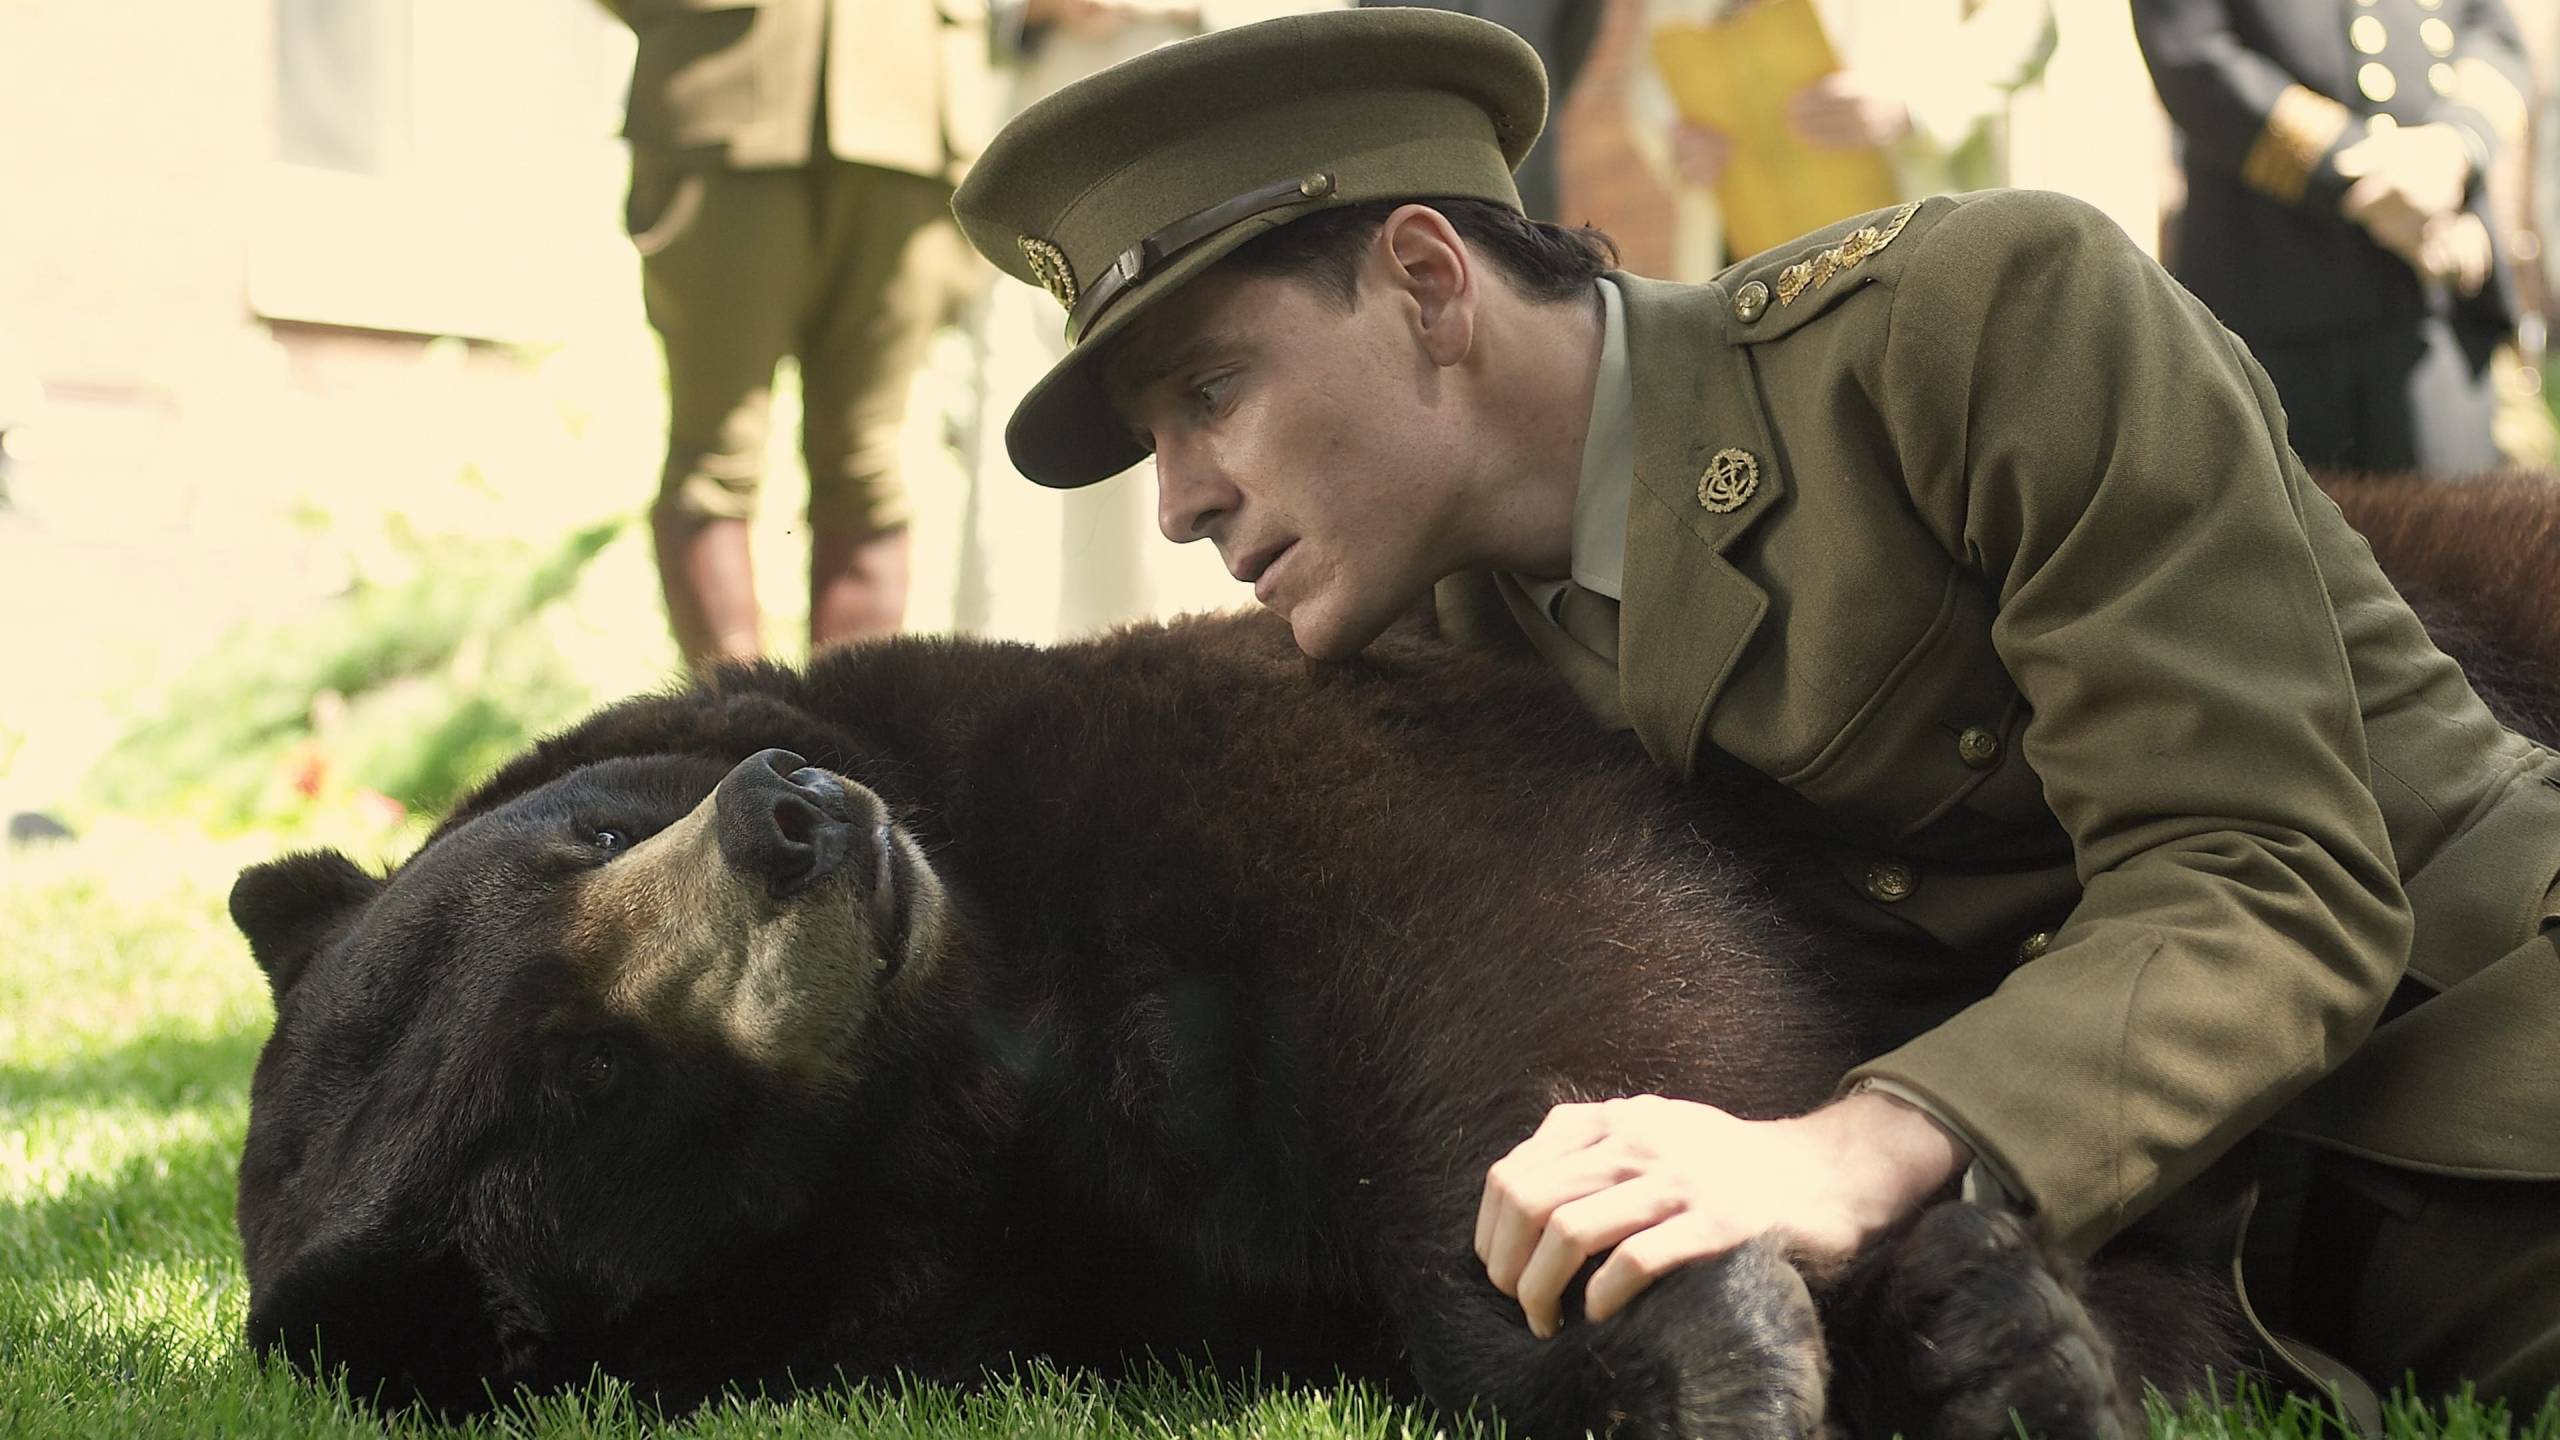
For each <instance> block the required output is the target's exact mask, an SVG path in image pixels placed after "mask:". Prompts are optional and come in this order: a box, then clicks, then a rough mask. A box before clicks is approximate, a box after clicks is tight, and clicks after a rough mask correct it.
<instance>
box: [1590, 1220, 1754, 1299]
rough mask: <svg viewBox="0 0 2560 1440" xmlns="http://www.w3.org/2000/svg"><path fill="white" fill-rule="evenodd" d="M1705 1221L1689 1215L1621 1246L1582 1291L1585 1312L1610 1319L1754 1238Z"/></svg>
mask: <svg viewBox="0 0 2560 1440" xmlns="http://www.w3.org/2000/svg"><path fill="white" fill-rule="evenodd" d="M1750 1238H1751V1237H1750V1236H1748V1235H1742V1234H1737V1233H1735V1232H1733V1231H1731V1230H1728V1229H1726V1228H1724V1227H1722V1226H1719V1225H1712V1224H1710V1223H1708V1222H1707V1221H1705V1220H1703V1219H1701V1218H1700V1217H1699V1216H1698V1214H1697V1212H1695V1211H1689V1212H1686V1213H1684V1214H1680V1215H1676V1216H1673V1217H1672V1218H1671V1219H1669V1220H1666V1221H1664V1222H1663V1223H1661V1224H1659V1225H1656V1226H1654V1227H1653V1228H1652V1229H1650V1230H1643V1231H1639V1232H1638V1233H1636V1234H1634V1235H1631V1236H1629V1237H1627V1238H1626V1239H1625V1240H1623V1241H1620V1242H1619V1244H1618V1248H1617V1249H1615V1250H1613V1251H1611V1252H1609V1258H1608V1259H1607V1260H1605V1261H1602V1262H1601V1265H1600V1268H1599V1269H1598V1270H1596V1271H1594V1272H1593V1273H1592V1276H1591V1283H1590V1284H1589V1285H1587V1286H1585V1287H1583V1291H1582V1313H1583V1315H1584V1316H1585V1317H1586V1318H1589V1319H1592V1320H1606V1319H1608V1318H1609V1317H1610V1316H1612V1315H1615V1314H1617V1313H1618V1312H1619V1311H1620V1310H1623V1309H1625V1308H1626V1307H1627V1305H1628V1303H1629V1302H1630V1301H1632V1300H1634V1299H1635V1298H1636V1297H1637V1296H1638V1295H1641V1294H1643V1293H1644V1291H1645V1287H1647V1286H1649V1285H1651V1284H1652V1283H1653V1282H1654V1281H1656V1280H1659V1279H1661V1278H1662V1277H1663V1276H1665V1275H1667V1274H1669V1273H1671V1272H1672V1271H1673V1270H1676V1269H1678V1268H1679V1267H1681V1266H1683V1265H1687V1264H1690V1263H1692V1262H1695V1261H1699V1260H1704V1259H1707V1258H1709V1257H1711V1256H1716V1255H1721V1254H1723V1253H1724V1252H1726V1251H1727V1250H1730V1249H1732V1248H1733V1247H1734V1246H1736V1245H1739V1244H1741V1243H1742V1242H1744V1241H1745V1240H1748V1239H1750Z"/></svg>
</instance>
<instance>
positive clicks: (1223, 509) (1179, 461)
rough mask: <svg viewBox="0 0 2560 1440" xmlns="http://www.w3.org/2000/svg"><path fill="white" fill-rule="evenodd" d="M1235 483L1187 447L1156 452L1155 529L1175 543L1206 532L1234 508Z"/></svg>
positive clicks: (1201, 535)
mask: <svg viewBox="0 0 2560 1440" xmlns="http://www.w3.org/2000/svg"><path fill="white" fill-rule="evenodd" d="M1235 498H1236V492H1235V486H1234V485H1233V484H1231V483H1229V482H1228V480H1227V479H1226V477H1225V476H1224V475H1222V474H1221V473H1220V472H1219V471H1218V469H1217V467H1216V466H1215V465H1213V464H1211V463H1209V462H1208V461H1207V460H1206V459H1205V458H1203V457H1201V456H1199V455H1197V454H1195V453H1193V452H1191V451H1189V450H1180V451H1174V450H1159V451H1157V452H1156V528H1158V529H1160V530H1162V531H1164V538H1166V539H1167V540H1170V541H1172V542H1173V543H1174V544H1176V545H1187V544H1189V543H1191V542H1192V541H1194V540H1197V539H1200V538H1201V537H1203V536H1205V535H1207V534H1208V533H1209V531H1210V527H1212V526H1214V525H1215V524H1216V523H1217V522H1218V517H1220V516H1222V515H1224V514H1226V513H1227V512H1228V511H1230V510H1232V509H1234V508H1235Z"/></svg>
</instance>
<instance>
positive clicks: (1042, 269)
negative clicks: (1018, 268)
mask: <svg viewBox="0 0 2560 1440" xmlns="http://www.w3.org/2000/svg"><path fill="white" fill-rule="evenodd" d="M1014 243H1015V244H1017V245H1019V246H1021V247H1022V258H1023V259H1024V260H1025V261H1028V262H1029V263H1030V265H1031V273H1032V275H1033V276H1034V277H1035V278H1037V279H1038V280H1039V282H1040V288H1041V289H1043V290H1046V291H1048V292H1049V298H1051V299H1053V300H1055V301H1057V302H1058V303H1059V304H1060V305H1063V306H1065V307H1066V308H1067V309H1069V310H1073V309H1074V308H1076V293H1077V292H1076V270H1075V267H1074V266H1072V265H1070V264H1068V263H1067V252H1066V251H1064V250H1061V249H1059V248H1058V247H1057V246H1055V245H1053V244H1051V243H1049V242H1048V241H1046V240H1042V239H1040V238H1038V237H1037V236H1032V235H1025V236H1022V237H1021V238H1020V239H1018V240H1016V241H1014Z"/></svg>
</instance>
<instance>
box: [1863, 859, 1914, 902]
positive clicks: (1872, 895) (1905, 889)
mask: <svg viewBox="0 0 2560 1440" xmlns="http://www.w3.org/2000/svg"><path fill="white" fill-rule="evenodd" d="M1919 888H1920V877H1919V876H1917V875H1914V874H1912V873H1911V867H1910V866H1908V865H1903V864H1898V863H1896V862H1894V861H1891V860H1888V861H1886V862H1884V863H1883V864H1881V865H1870V866H1868V867H1867V898H1868V899H1870V900H1877V901H1881V902H1883V903H1884V904H1887V905H1891V904H1893V903H1894V902H1895V901H1897V900H1908V899H1910V898H1911V892H1912V891H1914V890H1917V889H1919Z"/></svg>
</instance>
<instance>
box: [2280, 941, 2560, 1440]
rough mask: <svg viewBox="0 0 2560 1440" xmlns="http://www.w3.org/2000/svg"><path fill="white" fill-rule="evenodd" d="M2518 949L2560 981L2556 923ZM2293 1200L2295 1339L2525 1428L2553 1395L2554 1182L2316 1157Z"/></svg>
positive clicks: (2289, 1320)
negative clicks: (2470, 1402) (2483, 1407)
mask: <svg viewBox="0 0 2560 1440" xmlns="http://www.w3.org/2000/svg"><path fill="white" fill-rule="evenodd" d="M2524 948H2525V950H2526V951H2527V952H2529V953H2530V955H2531V959H2532V961H2533V963H2536V964H2539V965H2545V966H2547V967H2548V968H2549V972H2550V975H2551V983H2553V984H2554V985H2560V929H2546V930H2544V931H2543V932H2542V934H2541V935H2539V936H2538V937H2536V938H2535V939H2533V940H2531V941H2528V942H2526V945H2525V947H2524ZM2553 1043H2554V1044H2555V1045H2560V1036H2555V1037H2553ZM2299 1203H2300V1210H2299V1211H2298V1214H2299V1219H2298V1221H2297V1222H2296V1224H2297V1226H2298V1228H2297V1229H2296V1230H2295V1232H2294V1235H2293V1237H2292V1245H2291V1250H2292V1256H2291V1266H2290V1268H2291V1273H2292V1281H2291V1283H2290V1284H2289V1285H2287V1286H2285V1287H2283V1288H2284V1289H2285V1290H2286V1291H2287V1292H2288V1293H2286V1294H2285V1295H2284V1297H2283V1303H2282V1305H2281V1312H2282V1315H2283V1320H2282V1322H2281V1323H2282V1326H2283V1329H2284V1330H2285V1331H2286V1333H2287V1334H2288V1335H2289V1336H2298V1337H2300V1338H2301V1339H2303V1340H2307V1341H2309V1342H2310V1343H2311V1344H2313V1345H2315V1346H2317V1347H2319V1348H2320V1349H2321V1350H2322V1351H2325V1352H2326V1353H2327V1354H2328V1355H2330V1356H2333V1357H2335V1358H2336V1359H2337V1360H2338V1361H2340V1362H2342V1363H2343V1364H2345V1365H2346V1366H2348V1367H2349V1368H2351V1369H2352V1370H2353V1371H2354V1372H2355V1373H2356V1374H2357V1375H2358V1376H2360V1377H2362V1378H2363V1379H2364V1380H2366V1381H2368V1382H2370V1383H2371V1384H2372V1385H2373V1386H2374V1387H2375V1389H2376V1390H2378V1391H2385V1392H2387V1391H2389V1390H2391V1389H2393V1388H2394V1387H2399V1386H2408V1387H2409V1388H2410V1390H2411V1393H2412V1394H2413V1395H2415V1396H2416V1397H2418V1398H2421V1399H2425V1400H2430V1401H2432V1400H2435V1399H2438V1398H2441V1397H2443V1396H2446V1395H2450V1394H2454V1393H2456V1392H2458V1391H2460V1390H2461V1389H2462V1388H2463V1387H2464V1386H2465V1385H2466V1384H2468V1385H2470V1386H2472V1387H2473V1388H2474V1389H2475V1390H2476V1392H2477V1394H2478V1395H2479V1397H2480V1399H2482V1400H2483V1401H2491V1400H2503V1401H2505V1402H2506V1404H2507V1409H2508V1412H2509V1414H2511V1415H2514V1416H2515V1417H2516V1418H2517V1419H2518V1420H2519V1421H2520V1422H2521V1421H2529V1420H2531V1419H2532V1418H2533V1416H2534V1414H2535V1412H2536V1411H2538V1410H2539V1409H2540V1408H2541V1407H2542V1406H2543V1405H2544V1404H2545V1403H2546V1402H2548V1401H2551V1400H2552V1399H2553V1397H2554V1396H2555V1394H2560V1182H2551V1181H2522V1180H2477V1179H2465V1178H2461V1177H2456V1176H2446V1175H2431V1174H2424V1173H2420V1172H2416V1171H2411V1170H2404V1169H2398V1168H2395V1167H2391V1166H2385V1165H2380V1164H2376V1163H2373V1162H2371V1161H2368V1160H2362V1159H2358V1158H2356V1157H2354V1156H2350V1155H2343V1154H2338V1153H2335V1152H2330V1151H2325V1150H2324V1151H2321V1152H2319V1153H2317V1154H2315V1155H2314V1156H2312V1157H2311V1159H2310V1161H2309V1164H2308V1166H2307V1169H2306V1171H2305V1172H2304V1180H2303V1195H2302V1197H2301V1199H2300V1202H2299ZM2253 1243H2254V1242H2253ZM2260 1298H2262V1299H2264V1298H2269V1297H2264V1296H2261V1297H2260ZM2270 1318H2273V1317H2270Z"/></svg>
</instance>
